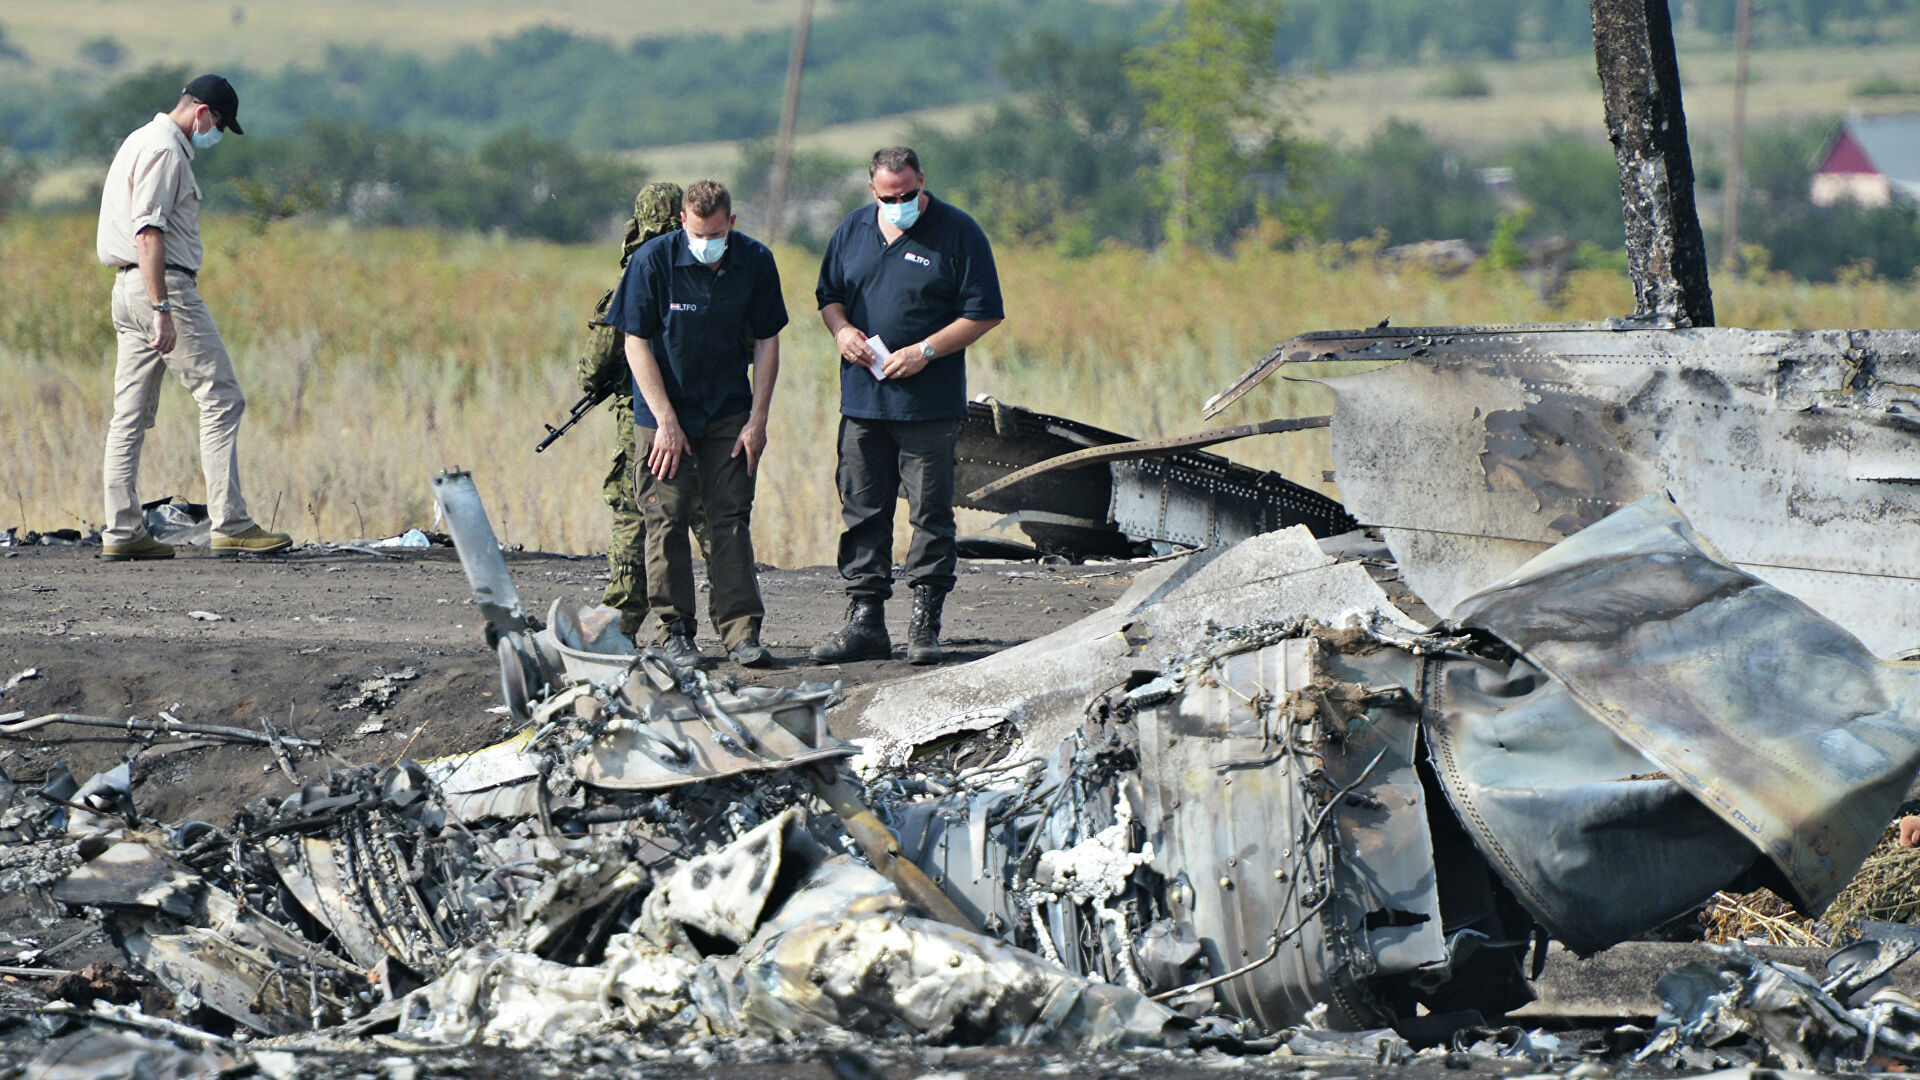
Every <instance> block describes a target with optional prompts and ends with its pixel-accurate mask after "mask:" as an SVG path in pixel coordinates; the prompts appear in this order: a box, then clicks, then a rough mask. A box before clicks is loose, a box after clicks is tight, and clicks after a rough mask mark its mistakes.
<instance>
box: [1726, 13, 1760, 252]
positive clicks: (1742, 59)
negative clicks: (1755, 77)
mask: <svg viewBox="0 0 1920 1080" xmlns="http://www.w3.org/2000/svg"><path fill="white" fill-rule="evenodd" d="M1736 12H1737V13H1736V14H1735V15H1734V22H1733V147H1732V150H1731V157H1730V158H1729V159H1728V161H1727V210H1726V213H1725V215H1724V218H1725V225H1726V230H1725V231H1726V235H1725V237H1724V243H1723V245H1722V246H1721V248H1720V269H1721V270H1722V271H1723V272H1726V273H1732V272H1734V271H1736V270H1738V269H1739V268H1740V189H1741V187H1742V186H1743V184H1744V182H1745V176H1744V172H1743V170H1744V169H1745V168H1746V137H1747V44H1748V42H1749V41H1751V40H1752V36H1753V0H1740V6H1739V7H1738V8H1737V9H1736Z"/></svg>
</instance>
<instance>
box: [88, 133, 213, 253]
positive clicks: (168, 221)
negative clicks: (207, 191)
mask: <svg viewBox="0 0 1920 1080" xmlns="http://www.w3.org/2000/svg"><path fill="white" fill-rule="evenodd" d="M192 162H193V144H192V143H191V142H189V141H187V137H186V136H185V135H183V134H181V133H180V125H179V124H176V123H174V122H173V118H172V117H171V116H168V115H167V114H166V113H155V114H154V117H153V121H152V122H151V123H149V124H147V125H146V126H145V127H141V128H137V129H135V130H134V132H133V134H131V135H129V136H127V141H126V142H123V143H121V144H120V149H119V151H118V152H117V153H115V154H114V155H113V164H112V165H110V166H108V168H107V183H106V186H105V187H103V188H101V189H100V232H99V235H98V239H97V240H96V241H95V245H94V249H95V252H96V253H97V254H98V255H99V256H100V261H101V262H103V263H105V264H107V265H108V266H132V265H134V264H135V263H138V262H139V261H140V252H139V249H138V248H137V247H136V246H135V244H134V239H133V238H134V234H136V233H138V232H139V231H140V230H141V229H145V228H148V227H152V228H155V229H159V230H160V231H161V232H162V233H164V234H165V237H164V239H165V245H164V247H165V251H166V261H167V262H168V263H169V264H171V265H174V266H184V267H186V268H187V269H189V270H196V271H197V270H199V269H200V260H201V257H202V253H201V248H200V185H199V183H198V182H196V181H195V180H194V178H193V164H192Z"/></svg>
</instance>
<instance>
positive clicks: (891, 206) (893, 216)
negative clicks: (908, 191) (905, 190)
mask: <svg viewBox="0 0 1920 1080" xmlns="http://www.w3.org/2000/svg"><path fill="white" fill-rule="evenodd" d="M880 217H881V219H882V220H884V221H885V222H886V223H887V224H889V225H891V226H893V227H894V228H896V229H911V228H913V223H914V222H916V221H919V220H920V200H919V199H908V200H907V201H906V202H903V203H884V202H883V203H881V204H880Z"/></svg>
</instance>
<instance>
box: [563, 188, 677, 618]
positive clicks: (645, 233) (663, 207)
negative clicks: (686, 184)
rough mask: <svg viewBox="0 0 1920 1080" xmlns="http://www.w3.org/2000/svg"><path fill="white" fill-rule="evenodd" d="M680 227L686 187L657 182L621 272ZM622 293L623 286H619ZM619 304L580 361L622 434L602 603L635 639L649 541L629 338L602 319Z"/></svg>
mask: <svg viewBox="0 0 1920 1080" xmlns="http://www.w3.org/2000/svg"><path fill="white" fill-rule="evenodd" d="M679 227H680V185H678V184H668V183H653V184H648V185H647V186H646V187H643V188H641V189H640V194H639V195H637V196H635V197H634V200H633V217H631V218H629V219H627V230H626V236H625V237H624V238H623V239H622V240H621V243H620V268H621V270H623V271H624V270H625V269H626V267H627V260H628V259H630V258H632V257H633V253H634V251H635V250H636V249H637V248H639V246H640V245H641V244H644V243H646V242H647V241H649V240H651V239H653V238H654V237H656V236H659V235H661V234H662V233H668V232H672V231H673V230H675V229H677V228H679ZM615 288H618V285H617V284H616V285H615ZM611 303H613V290H612V289H609V290H607V294H606V295H605V296H602V297H601V298H600V303H599V304H598V305H596V306H595V307H594V309H593V321H591V322H589V323H588V324H587V331H588V334H589V335H590V337H589V339H588V341H587V350H586V352H584V353H582V354H581V356H580V389H581V390H582V391H583V392H585V393H589V394H594V393H599V392H600V391H602V390H610V391H612V399H611V407H612V412H613V422H614V426H615V428H616V429H617V430H616V433H615V434H616V441H615V444H614V446H615V449H614V454H613V467H612V468H611V469H609V470H607V479H606V482H605V483H604V484H602V485H601V489H600V490H601V492H602V494H603V495H604V497H605V498H606V500H607V505H608V506H610V507H612V508H613V540H612V543H610V544H609V545H608V546H607V569H608V571H609V572H610V573H611V575H612V579H611V580H609V581H608V582H607V592H606V595H605V596H604V597H602V598H601V603H604V604H606V605H607V606H609V607H616V608H619V609H620V613H621V614H620V631H621V632H622V633H624V634H626V635H628V636H632V635H633V634H634V632H635V631H637V630H639V629H640V623H641V621H642V620H643V619H645V618H646V617H647V536H646V525H645V521H644V519H642V517H641V516H640V507H639V504H638V503H637V502H635V500H634V497H633V464H632V463H633V374H632V372H631V371H630V370H629V369H628V368H627V351H626V339H625V338H624V336H623V335H622V334H621V333H620V331H618V330H615V329H614V328H613V327H611V326H608V325H607V324H606V323H605V322H603V321H602V320H603V319H605V318H606V315H607V307H608V305H610V304H611Z"/></svg>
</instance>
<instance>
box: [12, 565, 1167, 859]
mask: <svg viewBox="0 0 1920 1080" xmlns="http://www.w3.org/2000/svg"><path fill="white" fill-rule="evenodd" d="M98 551H99V549H98V548H82V547H28V548H18V549H8V550H6V551H5V553H4V557H0V683H4V682H5V681H6V680H7V679H9V678H11V677H12V676H13V675H15V674H16V673H18V672H20V671H23V670H25V669H27V668H36V669H38V671H39V675H38V676H37V677H36V678H32V679H29V680H25V681H22V682H21V683H19V684H18V685H16V686H15V687H14V688H13V689H12V690H11V691H8V692H7V693H6V694H5V695H4V696H0V713H10V712H15V711H20V712H25V713H26V714H27V715H28V716H29V717H32V716H38V715H40V714H42V713H50V712H69V713H85V714H89V715H94V716H108V717H128V716H142V717H148V718H152V717H156V716H158V715H159V714H160V713H161V712H163V711H165V712H167V713H168V714H170V715H171V716H173V717H174V718H175V719H178V720H180V721H183V722H186V723H202V724H227V725H235V726H240V727H248V728H252V729H254V730H256V731H258V730H260V729H261V724H260V720H261V718H262V717H266V718H268V719H270V720H271V721H272V723H273V725H274V727H275V728H276V729H277V730H278V731H279V732H280V733H281V734H282V735H291V736H296V737H300V738H307V739H316V740H319V741H321V742H323V743H325V744H326V746H327V747H328V748H329V749H331V750H333V751H334V752H335V753H338V754H339V755H340V756H342V757H344V758H346V759H347V760H348V761H351V762H355V763H361V762H378V763H380V764H388V763H391V762H392V761H394V760H396V759H398V758H400V757H403V756H404V757H411V758H414V759H416V760H425V759H428V758H434V757H438V756H440V755H443V754H449V753H455V752H460V751H466V750H473V749H477V748H479V747H482V746H486V745H488V744H489V743H492V742H494V741H497V740H498V739H499V738H500V737H501V736H502V735H503V734H505V733H506V731H507V729H508V724H509V721H508V718H507V717H505V716H503V715H499V714H496V713H490V712H488V710H489V709H490V708H494V707H496V706H499V705H500V685H499V682H500V680H499V667H498V664H497V662H496V660H495V658H494V654H493V651H492V650H491V649H489V648H488V647H487V645H486V643H485V641H484V639H483V637H482V629H481V625H480V616H479V613H478V609H476V608H475V607H474V606H473V604H472V602H471V594H470V593H469V591H468V588H467V580H466V576H465V574H464V573H463V572H462V571H461V569H460V562H459V560H458V558H456V557H455V555H454V553H453V550H452V549H451V548H429V549H425V550H419V551H403V552H402V553H400V554H399V555H398V556H397V557H377V556H372V555H366V554H362V553H359V552H353V551H340V550H325V549H320V548H299V549H295V550H294V551H293V552H292V553H290V554H289V555H287V556H284V557H275V558H253V557H243V558H215V557H212V556H208V555H196V553H195V552H194V551H193V549H183V550H182V554H181V556H180V557H178V558H175V559H172V560H168V561H158V562H132V563H110V562H104V561H102V560H101V559H100V558H98ZM507 563H508V566H509V567H510V568H511V569H512V571H513V577H514V583H515V585H516V587H517V588H518V589H519V591H520V597H521V600H522V602H523V604H524V605H525V607H526V609H527V610H528V611H529V612H530V613H536V614H538V615H540V616H542V617H544V616H545V614H546V612H547V609H548V607H549V605H551V604H552V602H553V601H554V600H555V599H556V598H559V597H572V598H576V599H581V600H585V601H588V602H598V601H599V598H600V595H601V592H602V590H603V589H604V588H605V586H606V581H607V571H606V562H605V560H604V559H601V558H598V557H584V556H583V557H571V556H564V555H548V554H538V553H532V552H528V553H514V554H509V555H508V559H507ZM1133 569H1134V568H1133V567H1132V566H1131V565H1130V564H1127V563H1105V564H1101V563H1090V564H1087V565H1085V566H1073V565H1049V564H1038V563H1010V562H977V563H976V562H963V563H962V564H961V576H960V583H959V586H958V587H957V588H956V589H955V590H954V593H953V595H952V596H951V597H950V598H949V600H948V602H947V610H946V619H945V632H944V634H943V635H942V637H943V640H944V641H945V643H946V645H947V653H948V660H947V663H949V664H957V663H964V662H965V661H968V660H972V659H976V658H978V657H981V656H985V655H987V654H989V653H992V652H995V651H997V650H1000V649H1004V648H1007V647H1008V646H1011V645H1017V644H1019V643H1020V642H1023V641H1027V640H1029V639H1032V638H1035V637H1038V636H1040V635H1042V634H1046V633H1048V632H1050V631H1053V630H1056V629H1059V628H1060V627H1062V626H1065V625H1067V624H1068V623H1071V622H1073V621H1075V620H1076V619H1079V618H1080V617H1082V616H1084V615H1087V614H1089V613H1091V612H1094V611H1098V610H1100V609H1101V608H1104V607H1106V606H1107V605H1108V604H1109V603H1111V602H1112V601H1113V599H1114V598H1115V597H1117V596H1118V595H1119V594H1120V592H1121V591H1122V590H1124V589H1125V588H1126V586H1127V583H1128V582H1129V581H1130V580H1131V578H1132V574H1133ZM760 588H761V592H762V593H763V595H764V597H765V600H766V606H767V620H766V625H765V627H764V629H763V631H762V638H763V640H764V641H765V643H766V645H767V647H768V648H769V649H771V650H772V652H773V654H774V656H775V658H776V661H777V663H776V666H775V667H774V668H771V669H761V670H757V671H756V670H750V669H747V668H741V667H738V666H736V665H734V664H732V663H729V662H726V661H724V660H719V661H717V662H715V663H714V664H713V666H712V668H711V669H710V670H712V671H713V672H714V673H715V674H718V675H731V676H733V677H735V678H738V679H739V680H740V682H742V683H743V684H745V683H764V684H769V685H777V686H797V685H800V684H802V683H808V682H812V683H823V682H832V681H835V680H839V681H841V682H844V683H845V684H846V685H847V686H849V687H851V686H856V685H859V684H861V683H866V682H874V681H879V680H885V679H892V678H897V677H900V676H903V675H907V674H910V673H912V672H916V671H921V670H924V669H921V668H915V667H912V666H911V665H909V664H907V662H906V661H905V660H903V659H898V658H896V659H893V660H877V661H864V662H861V663H855V664H843V665H837V666H832V667H822V666H819V665H815V664H812V663H809V662H808V661H807V659H806V652H807V650H808V649H809V648H811V647H812V646H813V645H814V644H815V643H816V642H818V641H819V640H820V639H821V638H822V637H824V636H825V635H826V634H828V633H830V632H832V631H833V630H834V629H836V628H838V627H839V625H840V622H841V619H842V617H843V615H844V614H845V610H846V597H845V596H844V594H843V593H842V592H841V581H840V577H839V575H838V574H837V573H836V572H835V571H834V570H833V569H831V568H829V567H811V568H808V569H803V570H773V569H763V570H762V571H761V573H760ZM701 589H702V594H703V595H704V591H705V580H704V577H702V579H701ZM902 592H903V595H900V596H896V598H895V599H894V601H893V603H891V604H889V605H888V610H887V621H888V625H889V628H890V630H891V632H892V634H893V637H894V644H895V651H896V654H898V653H899V652H900V651H901V646H902V645H903V644H904V640H905V637H906V621H907V614H908V609H909V606H910V598H909V597H907V596H905V595H904V590H903V591H902ZM196 612H198V613H202V614H203V615H205V614H212V615H218V616H219V619H218V621H213V620H208V619H205V618H204V617H196V615H195V614H194V613H196ZM700 630H701V633H700V636H699V638H698V641H699V644H700V646H701V649H702V651H703V652H705V653H706V654H707V655H708V656H709V657H715V658H717V657H719V656H720V655H721V649H720V644H719V641H718V639H716V638H714V637H713V636H712V635H711V633H710V630H711V628H710V627H708V626H706V625H705V620H704V619H703V620H702V626H701V628H700ZM408 672H411V673H412V675H411V677H407V673H408ZM383 675H384V676H389V677H392V676H400V677H399V678H393V679H391V681H390V682H389V683H386V684H385V685H375V686H373V687H371V690H372V693H371V695H368V694H366V693H365V692H364V691H363V686H362V684H363V683H366V682H368V681H369V680H380V679H381V676H383ZM389 686H390V689H389ZM356 700H358V701H359V703H358V704H355V702H356ZM383 702H384V704H383ZM836 734H839V735H843V736H853V735H857V734H860V733H859V732H855V731H848V730H836ZM135 751H139V753H138V756H137V757H136V758H135V760H134V766H133V775H134V790H133V795H134V802H135V804H136V805H137V806H138V807H139V808H140V810H141V812H142V813H144V814H147V815H150V816H152V817H154V818H157V819H159V820H161V821H165V822H179V821H184V820H187V819H190V818H204V819H206V820H208V821H212V822H214V823H216V824H222V825H224V824H226V823H227V822H229V821H230V820H231V818H232V813H233V811H234V810H235V809H237V808H239V807H240V806H242V805H244V804H245V803H247V802H250V801H252V800H254V799H258V798H261V797H271V798H276V799H277V798H279V797H282V796H285V795H287V794H289V793H290V792H291V791H292V786H291V783H290V782H289V781H288V780H287V779H286V778H285V777H284V776H283V775H281V774H280V772H279V771H278V770H277V769H276V768H274V766H273V756H272V754H271V752H270V751H269V750H267V749H266V748H264V747H253V746H235V745H227V744H221V745H207V744H196V743H194V742H192V741H190V740H180V739H171V738H162V739H159V740H156V742H155V743H154V744H153V745H152V746H151V747H149V748H145V749H142V744H141V743H139V742H136V741H132V740H130V739H129V738H128V737H127V736H125V735H122V734H121V733H118V732H102V731H99V730H97V729H95V730H86V729H81V728H75V727H69V726H58V727H49V728H43V729H41V730H39V731H37V732H34V733H32V734H30V735H27V736H22V737H13V738H7V739H4V740H0V770H3V771H4V772H5V773H6V775H7V776H8V777H9V778H11V779H13V780H14V781H16V782H21V783H26V784H31V785H33V786H38V785H39V784H40V783H41V781H42V779H43V777H44V776H45V774H46V773H47V771H48V769H50V768H51V767H52V766H53V765H54V764H55V763H56V762H62V761H64V762H66V763H68V765H69V766H70V767H71V768H72V770H73V773H74V775H75V777H77V778H79V779H81V780H85V779H86V778H87V777H88V776H89V775H91V774H93V773H95V772H98V771H100V770H103V769H108V768H112V767H113V766H115V765H117V764H119V763H120V762H121V761H122V760H124V759H125V758H126V757H127V755H129V754H130V753H134V752H135ZM323 767H324V766H323V765H322V764H321V763H319V762H317V761H314V760H312V759H309V760H307V761H306V762H304V763H303V764H302V768H303V770H304V771H312V772H314V773H315V775H318V773H319V770H321V769H322V768H323Z"/></svg>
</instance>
